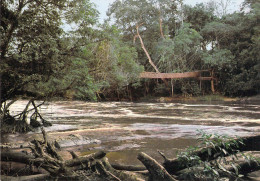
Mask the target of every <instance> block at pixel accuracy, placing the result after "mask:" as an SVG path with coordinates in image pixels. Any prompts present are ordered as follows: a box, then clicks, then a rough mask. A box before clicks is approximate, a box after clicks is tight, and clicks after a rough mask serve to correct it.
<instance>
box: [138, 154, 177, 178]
mask: <svg viewBox="0 0 260 181" xmlns="http://www.w3.org/2000/svg"><path fill="white" fill-rule="evenodd" d="M137 158H138V160H140V161H141V162H142V163H143V164H144V166H145V167H146V168H147V170H148V171H149V173H150V174H151V178H150V179H151V180H154V181H157V180H160V181H176V179H174V178H173V177H172V176H171V175H170V174H169V173H168V172H167V171H166V169H165V168H164V167H163V166H161V165H160V164H159V163H158V162H157V161H156V160H154V159H153V158H151V157H150V156H148V155H147V154H145V153H142V152H141V153H139V154H138V157H137Z"/></svg>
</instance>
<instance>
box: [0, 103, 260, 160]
mask: <svg viewBox="0 0 260 181" xmlns="http://www.w3.org/2000/svg"><path fill="white" fill-rule="evenodd" d="M26 103H27V101H26V100H21V101H18V102H16V103H15V104H14V105H12V106H11V114H13V115H15V114H17V113H19V111H21V110H23V109H24V107H25V105H26ZM40 111H41V113H42V116H43V117H44V118H45V119H46V120H48V121H50V122H52V124H53V126H52V127H47V128H45V130H46V132H48V135H49V139H51V140H54V139H57V140H58V142H59V143H60V145H61V146H62V147H63V154H64V155H65V156H68V157H69V155H68V154H67V150H74V151H75V152H76V153H77V154H79V155H85V154H89V153H92V152H95V151H97V150H105V151H107V152H108V154H107V156H108V158H109V160H110V162H112V163H113V162H114V163H122V164H140V162H139V161H138V160H137V158H136V157H137V154H138V153H139V152H146V153H147V154H149V155H151V156H152V157H154V158H155V159H157V160H158V161H162V158H161V157H160V155H159V154H158V153H157V150H160V151H162V152H164V153H165V155H166V156H168V157H175V156H176V152H177V151H180V150H183V149H184V148H187V147H188V146H191V145H196V143H197V142H196V139H197V137H198V134H199V133H198V130H203V131H205V132H208V133H216V134H225V135H229V136H249V135H255V134H260V103H259V102H247V103H236V102H175V103H144V102H138V103H132V102H83V101H56V102H49V103H47V104H45V105H44V106H42V107H41V108H40ZM34 138H38V139H39V138H41V134H40V130H36V132H30V133H27V134H8V135H1V142H2V144H3V143H7V142H8V143H9V144H10V145H12V146H13V147H17V148H19V147H20V145H26V144H28V142H29V141H30V140H32V139H34Z"/></svg>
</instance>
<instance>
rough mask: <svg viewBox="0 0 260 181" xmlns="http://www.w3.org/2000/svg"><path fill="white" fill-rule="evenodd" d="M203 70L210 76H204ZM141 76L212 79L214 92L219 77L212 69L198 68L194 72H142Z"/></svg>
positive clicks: (149, 77) (150, 77)
mask: <svg viewBox="0 0 260 181" xmlns="http://www.w3.org/2000/svg"><path fill="white" fill-rule="evenodd" d="M203 72H208V73H209V76H207V77H205V76H202V73H203ZM139 77H140V78H147V79H163V80H164V79H183V78H196V79H197V80H199V81H200V85H201V81H204V80H208V81H211V90H212V92H213V93H214V92H215V88H214V81H217V78H216V77H215V76H214V71H213V70H212V69H211V70H198V71H194V72H184V73H157V72H142V73H141V74H140V76H139Z"/></svg>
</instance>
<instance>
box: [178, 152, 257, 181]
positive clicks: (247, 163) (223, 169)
mask: <svg viewBox="0 0 260 181" xmlns="http://www.w3.org/2000/svg"><path fill="white" fill-rule="evenodd" d="M259 159H260V151H252V152H251V151H248V152H243V153H241V154H240V155H237V157H236V160H234V157H233V156H227V157H225V158H222V159H220V160H212V161H211V164H212V165H213V167H214V168H215V169H216V170H218V174H219V176H220V177H226V178H229V179H230V180H236V179H237V178H238V175H241V176H242V175H244V176H245V177H246V176H247V174H249V173H251V172H254V171H258V170H260V162H259V161H257V160H259ZM216 163H217V164H216ZM204 169H205V168H203V167H202V166H194V167H191V168H185V169H183V170H180V171H178V172H177V173H176V175H178V179H180V180H183V179H186V178H187V177H188V175H189V176H191V175H192V174H193V176H194V177H195V175H194V174H197V175H203V174H205V173H204ZM198 173H202V174H198ZM192 179H195V178H192ZM197 179H199V180H200V179H201V178H197ZM195 180H196V179H195Z"/></svg>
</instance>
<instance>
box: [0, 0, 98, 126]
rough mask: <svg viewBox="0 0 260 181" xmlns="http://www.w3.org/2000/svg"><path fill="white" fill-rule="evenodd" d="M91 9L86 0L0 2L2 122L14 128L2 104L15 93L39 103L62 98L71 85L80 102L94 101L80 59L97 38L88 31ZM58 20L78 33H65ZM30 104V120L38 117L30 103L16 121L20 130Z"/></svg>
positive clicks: (94, 15) (94, 16)
mask: <svg viewBox="0 0 260 181" xmlns="http://www.w3.org/2000/svg"><path fill="white" fill-rule="evenodd" d="M92 6H93V5H92V4H91V3H90V2H89V1H88V0H85V1H78V0H73V1H66V0H62V1H55V0H54V1H53V0H42V1H32V0H19V1H13V0H11V1H6V0H2V1H1V26H0V31H1V35H2V36H1V62H0V77H1V105H0V106H1V111H0V114H1V122H2V121H3V122H4V123H7V124H9V123H10V124H11V123H15V124H16V120H15V119H14V118H12V117H11V116H10V114H9V112H8V107H9V106H10V104H9V103H8V104H7V103H6V101H7V100H9V99H15V97H16V96H17V95H19V94H24V93H29V94H30V95H31V96H33V97H34V99H37V98H39V97H41V98H44V97H50V96H53V95H60V94H64V92H65V91H66V90H68V89H70V88H71V87H72V86H74V87H75V89H76V91H77V93H78V94H79V95H80V97H83V98H86V97H87V98H91V97H94V96H95V94H94V95H93V91H92V90H94V89H95V87H93V85H92V80H91V78H90V76H89V74H88V71H87V67H84V66H85V65H86V60H85V59H83V58H82V57H81V52H82V50H81V48H82V46H85V45H86V44H88V43H89V42H90V41H93V39H95V38H96V37H95V36H94V32H95V31H93V30H92V29H93V25H94V23H95V22H96V19H97V11H96V10H95V9H94V8H93V7H92ZM62 21H67V23H72V24H76V25H77V26H76V27H77V28H76V29H75V30H73V31H70V32H69V34H66V33H65V32H64V31H63V29H62V28H61V26H62ZM85 68H86V69H85ZM68 73H69V75H68ZM75 84H76V85H75ZM91 91H92V92H91ZM86 92H89V94H85V93H86ZM13 102H14V101H11V103H13ZM30 104H33V105H34V108H35V109H34V110H35V115H36V117H35V119H37V117H38V116H39V114H38V111H37V106H36V105H35V103H34V100H31V101H29V102H28V105H27V106H26V108H25V110H24V111H23V112H22V113H21V115H22V116H20V118H19V119H18V120H17V123H18V124H21V125H25V126H21V127H22V130H28V129H27V128H28V127H27V126H26V123H25V119H26V117H27V110H28V106H29V105H30ZM2 118H3V119H2ZM40 118H41V119H42V120H43V118H42V117H41V116H40ZM31 119H34V118H32V117H31ZM43 123H44V122H43ZM14 131H15V130H14Z"/></svg>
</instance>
